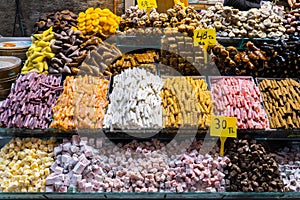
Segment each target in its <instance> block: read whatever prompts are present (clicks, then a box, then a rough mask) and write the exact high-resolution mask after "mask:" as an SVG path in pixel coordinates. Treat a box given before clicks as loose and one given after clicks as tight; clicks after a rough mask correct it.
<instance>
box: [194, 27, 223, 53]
mask: <svg viewBox="0 0 300 200" xmlns="http://www.w3.org/2000/svg"><path fill="white" fill-rule="evenodd" d="M215 44H217V32H216V29H214V28H209V29H196V30H194V46H199V45H200V46H203V48H205V49H207V47H208V46H209V45H215Z"/></svg>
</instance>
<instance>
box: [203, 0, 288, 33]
mask: <svg viewBox="0 0 300 200" xmlns="http://www.w3.org/2000/svg"><path fill="white" fill-rule="evenodd" d="M279 13H280V9H275V8H273V7H272V6H269V5H268V4H264V5H262V7H261V8H260V9H257V8H252V9H250V10H248V11H240V10H238V9H234V8H232V7H228V6H223V4H222V3H216V4H215V6H211V7H209V8H208V11H207V12H206V13H205V14H203V15H202V16H201V19H200V28H212V27H214V28H216V30H217V36H220V37H230V38H234V37H238V38H285V31H286V28H285V27H284V26H283V18H282V17H281V16H280V15H279Z"/></svg>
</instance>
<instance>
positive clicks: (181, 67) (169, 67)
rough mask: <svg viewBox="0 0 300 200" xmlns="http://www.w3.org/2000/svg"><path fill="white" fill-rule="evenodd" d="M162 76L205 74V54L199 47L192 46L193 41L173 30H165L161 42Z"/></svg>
mask: <svg viewBox="0 0 300 200" xmlns="http://www.w3.org/2000/svg"><path fill="white" fill-rule="evenodd" d="M161 45H162V46H161V57H160V62H161V64H162V66H161V67H160V71H161V74H162V75H170V76H173V75H176V73H178V72H179V73H180V74H182V75H199V74H200V73H202V72H203V73H205V72H204V70H206V69H205V65H204V63H205V54H204V51H203V49H202V47H201V46H194V42H193V39H192V38H191V37H188V36H184V35H183V34H182V33H178V31H177V29H175V28H166V29H165V35H164V36H163V38H162V40H161Z"/></svg>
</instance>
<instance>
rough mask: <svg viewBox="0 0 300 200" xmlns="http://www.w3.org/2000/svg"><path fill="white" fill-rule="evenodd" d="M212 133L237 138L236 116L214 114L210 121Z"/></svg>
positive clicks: (212, 134)
mask: <svg viewBox="0 0 300 200" xmlns="http://www.w3.org/2000/svg"><path fill="white" fill-rule="evenodd" d="M210 135H211V136H217V137H231V138H236V137H237V131H236V117H223V116H213V117H212V119H211V123H210Z"/></svg>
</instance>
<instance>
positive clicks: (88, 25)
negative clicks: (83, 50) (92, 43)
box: [77, 8, 121, 35]
mask: <svg viewBox="0 0 300 200" xmlns="http://www.w3.org/2000/svg"><path fill="white" fill-rule="evenodd" d="M77 21H78V29H79V30H80V31H81V32H82V33H83V34H84V35H93V34H95V33H99V34H100V35H102V34H106V35H111V34H114V33H115V32H116V30H117V28H118V26H119V23H120V21H121V17H119V16H117V15H115V14H113V13H112V12H111V11H110V10H109V9H107V8H105V9H103V10H102V9H101V8H96V9H94V8H88V9H87V10H86V11H85V12H80V13H79V15H78V18H77Z"/></svg>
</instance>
